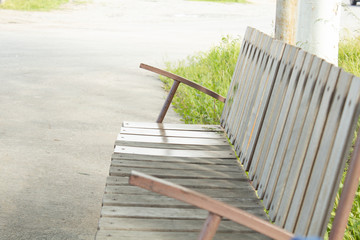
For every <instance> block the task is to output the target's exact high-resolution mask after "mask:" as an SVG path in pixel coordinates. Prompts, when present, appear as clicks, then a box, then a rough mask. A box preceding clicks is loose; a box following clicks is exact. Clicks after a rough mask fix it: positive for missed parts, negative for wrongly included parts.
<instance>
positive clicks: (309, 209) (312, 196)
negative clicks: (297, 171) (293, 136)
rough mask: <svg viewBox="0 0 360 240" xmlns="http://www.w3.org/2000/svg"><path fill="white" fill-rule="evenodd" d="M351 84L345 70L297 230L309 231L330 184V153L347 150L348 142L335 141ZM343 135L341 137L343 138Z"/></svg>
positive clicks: (327, 123)
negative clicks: (327, 175) (327, 173)
mask: <svg viewBox="0 0 360 240" xmlns="http://www.w3.org/2000/svg"><path fill="white" fill-rule="evenodd" d="M350 84H351V76H350V74H346V73H345V72H342V73H341V76H340V79H339V80H338V84H337V87H336V90H335V95H334V99H333V102H332V105H331V108H330V111H329V113H328V119H327V121H326V125H325V128H324V132H323V136H322V139H321V143H320V145H319V149H318V153H317V156H316V158H315V161H314V163H313V164H312V165H313V168H312V169H313V170H312V171H310V178H309V179H308V187H307V189H306V194H305V195H304V201H303V206H306V208H302V209H301V211H300V214H299V217H298V223H297V226H296V229H295V232H306V233H307V232H308V228H309V227H310V223H311V219H309V216H313V214H314V211H315V206H316V202H317V199H318V196H319V192H320V189H321V186H322V185H323V184H328V183H324V182H323V180H324V175H325V171H326V166H328V164H329V161H330V158H331V155H330V154H331V153H332V149H333V147H335V148H339V149H337V151H340V152H345V151H344V149H343V147H344V144H345V145H347V142H346V143H343V144H341V145H343V146H342V148H341V145H339V146H334V142H335V137H336V133H337V130H338V127H339V123H340V120H341V115H342V111H343V107H344V104H345V101H346V95H347V93H348V91H349V87H350ZM349 117H350V118H351V119H352V117H353V116H349ZM344 127H345V126H344ZM351 127H352V126H351ZM347 130H349V129H344V130H342V129H340V131H347ZM345 135H347V133H345ZM343 136H344V135H343ZM343 136H342V137H340V138H343ZM339 144H340V143H339ZM344 157H345V156H342V158H341V159H337V160H338V161H341V160H342V159H344ZM334 161H335V160H334ZM335 162H336V161H335ZM335 162H333V164H335ZM339 171H341V170H339ZM303 173H304V171H302V173H301V174H303ZM332 177H333V178H337V176H336V175H332ZM324 200H325V199H324ZM305 216H307V218H305ZM313 224H314V225H315V226H312V229H313V230H314V231H316V232H323V231H324V230H325V229H326V225H325V226H322V225H320V222H316V223H315V222H313ZM315 229H316V230H315Z"/></svg>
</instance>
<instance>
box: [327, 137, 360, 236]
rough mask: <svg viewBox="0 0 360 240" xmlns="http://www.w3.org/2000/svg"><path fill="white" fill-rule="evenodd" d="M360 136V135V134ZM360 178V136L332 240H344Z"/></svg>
mask: <svg viewBox="0 0 360 240" xmlns="http://www.w3.org/2000/svg"><path fill="white" fill-rule="evenodd" d="M358 134H360V133H358ZM359 178H360V135H358V136H357V139H356V145H355V149H354V152H353V155H352V157H351V161H350V165H349V167H348V170H347V174H346V178H345V183H344V188H343V191H342V193H341V197H340V201H339V205H338V207H337V210H336V215H335V219H334V222H333V225H332V228H331V232H330V237H329V239H330V240H340V239H343V236H344V233H345V229H346V226H347V222H348V218H349V214H350V211H351V208H352V205H353V202H354V198H355V194H356V191H357V189H358V187H359Z"/></svg>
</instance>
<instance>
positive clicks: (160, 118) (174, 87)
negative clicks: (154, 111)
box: [156, 80, 180, 123]
mask: <svg viewBox="0 0 360 240" xmlns="http://www.w3.org/2000/svg"><path fill="white" fill-rule="evenodd" d="M179 85H180V82H178V81H176V80H175V81H174V83H173V85H172V86H171V89H170V92H169V94H168V96H167V98H166V100H165V102H164V105H163V107H162V109H161V112H160V114H159V116H158V118H157V120H156V123H162V122H163V120H164V118H165V115H166V113H167V111H168V109H169V107H170V104H171V101H172V100H173V98H174V96H175V93H176V90H177V89H178V87H179Z"/></svg>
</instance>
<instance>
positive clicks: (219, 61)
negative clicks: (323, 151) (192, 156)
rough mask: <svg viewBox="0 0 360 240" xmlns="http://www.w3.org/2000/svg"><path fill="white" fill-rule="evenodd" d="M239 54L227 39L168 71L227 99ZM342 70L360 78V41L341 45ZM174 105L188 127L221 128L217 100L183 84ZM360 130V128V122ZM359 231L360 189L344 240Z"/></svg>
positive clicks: (350, 239)
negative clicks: (210, 125) (194, 125)
mask: <svg viewBox="0 0 360 240" xmlns="http://www.w3.org/2000/svg"><path fill="white" fill-rule="evenodd" d="M239 51H240V40H239V39H231V38H229V37H226V38H223V39H222V41H221V43H220V44H219V45H218V46H215V47H213V48H211V49H210V50H209V51H208V52H200V53H198V54H196V55H194V56H190V57H188V58H187V59H186V60H183V61H179V62H177V63H166V65H167V70H168V71H170V72H173V73H175V74H178V75H180V76H184V77H186V78H188V79H190V80H193V81H195V82H197V83H199V84H202V85H204V86H205V87H208V88H209V89H211V90H213V91H215V92H217V93H219V94H221V95H223V96H226V93H227V90H228V87H229V84H230V81H231V78H232V73H233V70H234V68H235V65H236V60H237V57H238V54H239ZM339 66H340V67H342V68H344V69H345V70H346V71H348V72H351V73H353V74H355V75H357V76H360V37H359V38H357V39H354V40H351V41H344V42H342V43H341V44H340V46H339ZM162 80H163V82H164V83H165V88H166V89H170V87H171V84H172V82H173V81H172V80H169V79H165V78H162ZM173 105H174V107H175V111H176V112H177V113H178V114H180V116H181V117H182V120H183V121H184V122H185V123H194V124H195V123H196V124H219V120H220V117H221V112H222V108H223V104H222V103H218V102H217V103H214V100H213V98H211V97H208V96H207V95H205V94H202V93H199V92H198V91H196V90H193V89H192V88H190V87H187V86H184V85H183V84H181V85H180V87H179V89H178V92H177V95H176V96H175V98H174V101H173ZM358 126H360V119H359V122H358ZM345 172H346V171H345ZM343 181H344V177H343V180H342V183H341V186H340V190H339V193H338V195H337V197H336V202H335V208H334V210H333V211H332V213H331V219H330V222H329V224H328V232H327V233H326V236H325V239H327V238H328V233H329V232H330V230H331V226H332V221H333V217H334V215H335V210H336V207H337V204H338V200H339V194H340V193H341V191H342V187H343V186H342V184H343ZM359 229H360V187H359V188H358V191H357V193H356V197H355V201H354V204H353V208H352V211H351V213H350V217H349V221H348V226H347V229H346V233H345V236H344V239H347V240H355V239H360V231H359Z"/></svg>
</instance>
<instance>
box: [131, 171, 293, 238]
mask: <svg viewBox="0 0 360 240" xmlns="http://www.w3.org/2000/svg"><path fill="white" fill-rule="evenodd" d="M129 184H131V185H135V186H139V187H141V188H144V189H147V190H149V191H152V192H156V193H159V194H162V195H165V196H168V197H171V198H174V199H177V200H180V201H183V202H186V203H189V204H191V205H193V206H196V207H198V208H201V209H204V210H207V211H209V212H212V213H213V214H216V215H219V216H222V217H224V218H227V219H229V220H232V221H234V222H237V223H239V224H241V225H243V226H246V227H248V228H250V229H252V230H254V231H257V232H259V233H261V234H263V235H265V236H268V237H270V238H273V239H278V240H289V239H291V238H293V237H294V234H293V233H291V232H288V231H286V230H285V229H282V228H280V227H279V226H276V225H274V224H271V223H270V222H268V221H265V220H263V219H261V218H259V217H257V216H254V215H252V214H250V213H248V212H246V211H244V210H241V209H239V208H236V207H233V206H230V205H228V204H225V203H223V202H220V201H217V200H215V199H213V198H210V197H208V196H206V195H204V194H201V193H198V192H195V191H193V190H190V189H188V188H185V187H182V186H180V185H177V184H173V183H171V182H168V181H165V180H163V179H159V178H155V177H152V176H149V175H146V174H144V173H140V172H136V171H131V174H130V178H129Z"/></svg>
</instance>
